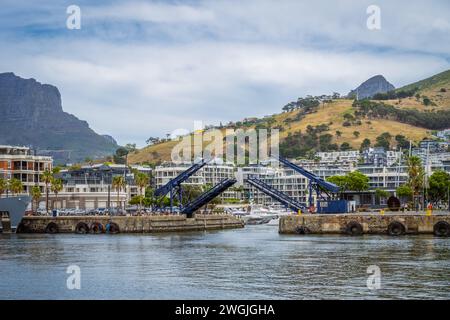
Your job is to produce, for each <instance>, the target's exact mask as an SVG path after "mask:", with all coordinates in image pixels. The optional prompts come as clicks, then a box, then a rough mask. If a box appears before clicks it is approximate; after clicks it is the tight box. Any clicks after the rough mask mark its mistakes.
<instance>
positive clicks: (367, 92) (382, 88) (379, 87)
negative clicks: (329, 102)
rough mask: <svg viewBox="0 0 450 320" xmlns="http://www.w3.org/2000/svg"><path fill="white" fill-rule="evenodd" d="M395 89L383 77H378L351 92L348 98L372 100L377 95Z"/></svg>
mask: <svg viewBox="0 0 450 320" xmlns="http://www.w3.org/2000/svg"><path fill="white" fill-rule="evenodd" d="M394 89H395V87H394V86H393V85H392V84H391V83H389V82H388V81H387V80H386V79H385V78H384V77H383V76H382V75H376V76H374V77H372V78H370V79H368V80H366V81H364V82H363V83H361V84H360V85H359V87H358V88H356V89H355V90H352V91H350V93H349V94H348V97H356V96H357V97H358V99H366V98H371V97H373V95H375V94H377V93H386V92H388V91H392V90H394Z"/></svg>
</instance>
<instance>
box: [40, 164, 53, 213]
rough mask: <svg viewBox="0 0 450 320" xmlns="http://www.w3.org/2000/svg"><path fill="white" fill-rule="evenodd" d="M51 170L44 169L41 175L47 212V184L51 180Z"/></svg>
mask: <svg viewBox="0 0 450 320" xmlns="http://www.w3.org/2000/svg"><path fill="white" fill-rule="evenodd" d="M53 179H54V178H53V172H52V171H50V170H48V169H46V170H45V171H44V173H43V174H42V176H41V180H42V181H43V182H44V183H45V211H47V212H48V193H49V187H48V185H49V184H51V183H52V182H53Z"/></svg>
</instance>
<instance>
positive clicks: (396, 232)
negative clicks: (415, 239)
mask: <svg viewBox="0 0 450 320" xmlns="http://www.w3.org/2000/svg"><path fill="white" fill-rule="evenodd" d="M387 232H388V235H390V236H401V235H404V234H405V233H406V228H405V225H404V224H403V223H401V222H399V221H393V222H391V223H390V224H389V226H388V230H387Z"/></svg>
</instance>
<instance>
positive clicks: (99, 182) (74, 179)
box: [49, 164, 151, 210]
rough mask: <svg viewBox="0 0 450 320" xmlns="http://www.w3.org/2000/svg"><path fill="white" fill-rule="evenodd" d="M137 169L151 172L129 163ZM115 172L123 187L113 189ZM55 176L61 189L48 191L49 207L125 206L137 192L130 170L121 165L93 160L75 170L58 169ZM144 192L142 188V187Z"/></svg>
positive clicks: (92, 207) (85, 208)
mask: <svg viewBox="0 0 450 320" xmlns="http://www.w3.org/2000/svg"><path fill="white" fill-rule="evenodd" d="M131 168H132V169H136V170H138V171H139V172H143V173H145V174H148V175H150V174H151V168H148V167H141V166H132V167H131ZM115 176H123V177H124V179H125V182H126V185H125V188H123V189H121V190H119V191H117V190H116V189H114V188H113V186H112V181H113V179H114V177H115ZM58 178H60V179H61V180H62V181H63V190H61V192H59V193H58V194H57V195H55V194H52V193H50V197H49V201H50V205H51V207H52V208H74V209H84V210H89V209H95V208H106V207H122V208H124V207H126V206H127V205H128V201H129V200H130V199H131V198H132V197H134V196H136V195H139V194H140V190H139V188H138V187H137V186H136V185H135V182H134V174H133V172H132V171H131V170H130V168H128V167H127V166H125V165H121V164H97V165H92V166H83V167H81V168H79V169H75V170H62V171H61V172H60V173H59V174H58ZM142 193H145V188H144V189H143V190H142Z"/></svg>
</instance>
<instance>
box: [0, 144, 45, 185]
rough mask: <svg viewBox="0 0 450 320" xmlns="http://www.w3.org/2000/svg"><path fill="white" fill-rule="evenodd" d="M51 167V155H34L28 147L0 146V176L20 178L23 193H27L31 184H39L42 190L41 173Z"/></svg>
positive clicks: (8, 178)
mask: <svg viewBox="0 0 450 320" xmlns="http://www.w3.org/2000/svg"><path fill="white" fill-rule="evenodd" d="M52 167H53V159H52V158H51V157H45V156H35V155H34V154H33V153H32V151H31V150H30V148H27V147H17V146H3V145H2V146H0V178H3V179H6V180H10V179H12V178H14V179H18V180H20V181H21V182H22V185H23V192H24V193H29V192H30V191H31V188H32V187H33V186H39V187H40V188H41V192H43V191H44V186H45V184H44V182H42V174H43V173H44V171H45V170H52Z"/></svg>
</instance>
